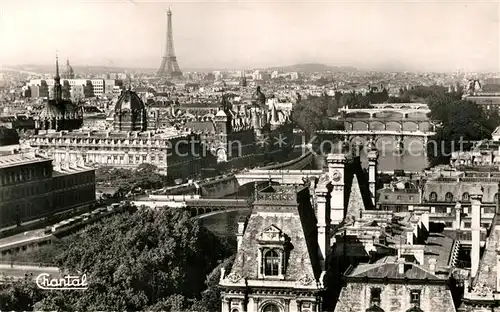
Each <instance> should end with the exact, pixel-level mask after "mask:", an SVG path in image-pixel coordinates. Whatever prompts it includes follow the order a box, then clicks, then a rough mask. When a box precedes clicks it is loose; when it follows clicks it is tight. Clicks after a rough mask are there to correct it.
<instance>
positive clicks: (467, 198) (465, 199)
mask: <svg viewBox="0 0 500 312" xmlns="http://www.w3.org/2000/svg"><path fill="white" fill-rule="evenodd" d="M462 201H464V202H468V201H470V198H469V193H467V192H465V193H463V194H462Z"/></svg>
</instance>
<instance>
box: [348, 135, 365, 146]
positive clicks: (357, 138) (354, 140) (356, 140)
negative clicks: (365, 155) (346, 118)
mask: <svg viewBox="0 0 500 312" xmlns="http://www.w3.org/2000/svg"><path fill="white" fill-rule="evenodd" d="M368 141H369V140H368V139H367V138H366V137H364V136H358V135H355V136H352V137H350V138H349V143H350V144H351V146H354V144H360V145H362V146H366V144H367V143H368Z"/></svg>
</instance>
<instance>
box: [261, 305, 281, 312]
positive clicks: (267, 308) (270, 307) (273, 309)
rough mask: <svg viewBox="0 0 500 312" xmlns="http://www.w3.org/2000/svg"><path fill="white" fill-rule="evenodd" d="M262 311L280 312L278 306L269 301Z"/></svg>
mask: <svg viewBox="0 0 500 312" xmlns="http://www.w3.org/2000/svg"><path fill="white" fill-rule="evenodd" d="M262 312H280V308H278V306H277V305H275V304H273V303H270V304H268V305H266V306H265V307H264V309H263V310H262Z"/></svg>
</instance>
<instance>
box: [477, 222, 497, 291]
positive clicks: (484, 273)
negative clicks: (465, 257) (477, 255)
mask: <svg viewBox="0 0 500 312" xmlns="http://www.w3.org/2000/svg"><path fill="white" fill-rule="evenodd" d="M495 221H496V222H495ZM491 226H492V229H491V232H490V235H489V236H488V238H487V239H486V246H485V248H484V252H483V257H482V258H481V261H480V262H479V269H478V274H477V277H476V278H475V279H474V280H473V282H472V285H471V286H472V292H474V291H480V292H484V290H487V289H489V290H491V291H495V289H496V287H497V270H498V269H499V268H497V249H498V248H499V247H500V246H498V245H497V242H498V240H499V239H500V225H499V224H498V216H495V219H494V222H493V223H492V225H491Z"/></svg>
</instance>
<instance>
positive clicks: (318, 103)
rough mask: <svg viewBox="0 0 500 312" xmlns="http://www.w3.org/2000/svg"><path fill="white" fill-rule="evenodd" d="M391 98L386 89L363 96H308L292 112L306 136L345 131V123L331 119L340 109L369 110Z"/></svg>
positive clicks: (350, 94)
mask: <svg viewBox="0 0 500 312" xmlns="http://www.w3.org/2000/svg"><path fill="white" fill-rule="evenodd" d="M389 99H390V97H389V94H388V92H387V90H386V89H383V90H382V91H380V92H378V91H376V90H375V89H371V90H370V92H367V93H366V94H362V93H359V92H354V91H353V92H348V93H342V92H339V91H337V92H335V94H334V96H328V95H327V94H326V93H325V94H323V95H322V96H308V97H307V98H303V99H302V100H301V101H300V102H298V103H297V104H296V105H295V106H294V108H293V112H292V120H293V121H294V123H295V124H296V125H297V126H298V127H299V128H300V129H302V130H303V131H304V132H306V134H308V135H310V136H311V135H313V134H314V133H315V132H316V131H317V130H323V129H325V130H326V129H328V130H343V129H344V123H343V122H341V121H336V120H332V119H329V118H327V117H332V116H335V115H337V114H338V113H339V109H340V108H342V107H344V106H348V107H350V108H368V107H370V104H377V103H384V102H387V101H389Z"/></svg>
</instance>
